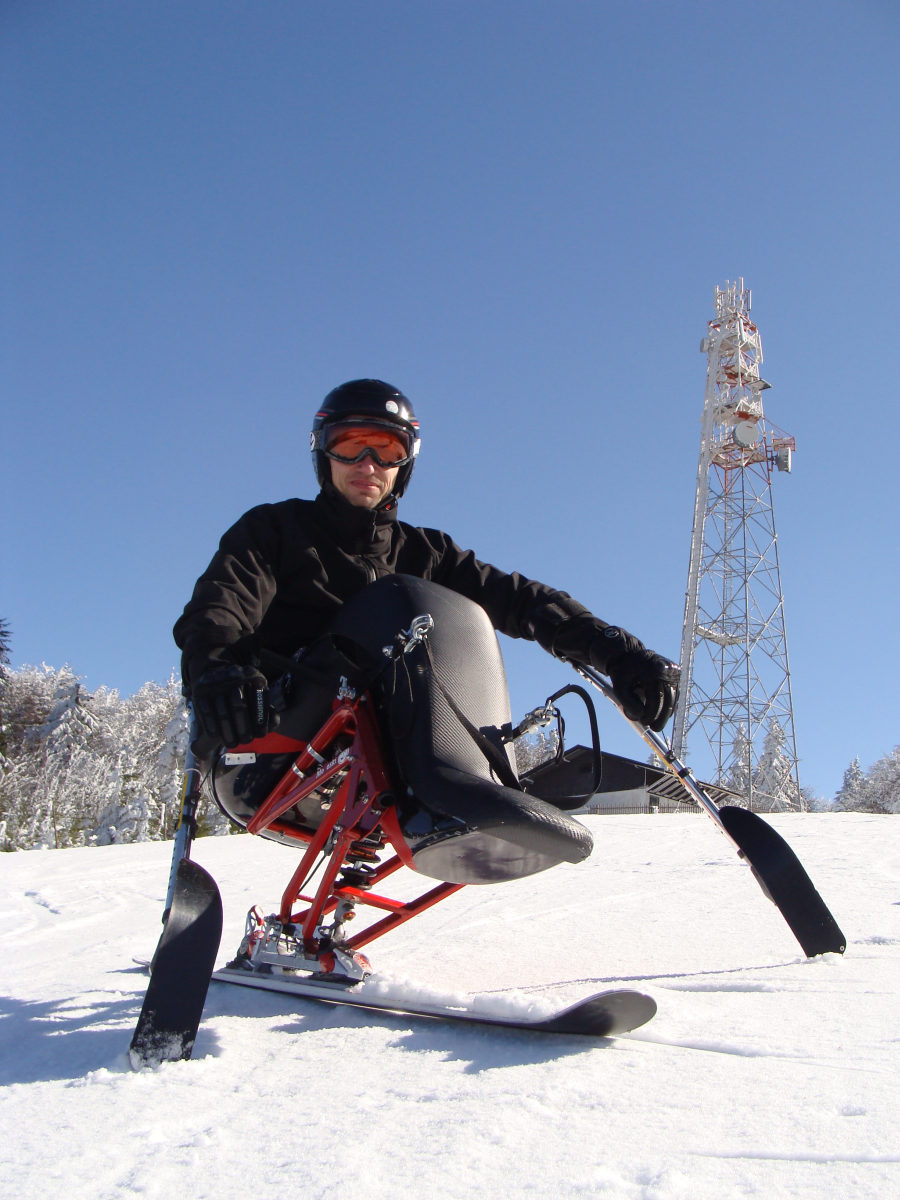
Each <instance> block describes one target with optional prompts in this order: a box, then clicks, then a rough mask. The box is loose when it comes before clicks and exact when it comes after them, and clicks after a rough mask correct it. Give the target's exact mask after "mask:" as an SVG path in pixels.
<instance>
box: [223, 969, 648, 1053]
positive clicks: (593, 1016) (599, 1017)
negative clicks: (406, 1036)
mask: <svg viewBox="0 0 900 1200" xmlns="http://www.w3.org/2000/svg"><path fill="white" fill-rule="evenodd" d="M213 979H214V980H216V981H218V982H220V983H236V984H238V985H240V986H241V987H251V988H261V989H262V990H264V991H270V992H283V993H287V994H288V995H293V996H298V997H300V998H301V999H305V1000H320V1001H324V1002H325V1003H326V1004H341V1005H349V1006H350V1007H352V1008H363V1009H368V1010H370V1011H376V1012H384V1013H394V1014H397V1015H400V1016H405V1017H415V1018H417V1019H427V1020H441V1021H460V1022H465V1023H467V1024H472V1025H491V1026H499V1027H501V1028H504V1029H523V1030H527V1031H529V1032H531V1033H565V1034H578V1035H581V1036H582V1037H594V1038H605V1037H613V1036H615V1035H616V1034H620V1033H628V1032H629V1030H632V1029H637V1027H638V1026H639V1025H644V1024H646V1022H647V1021H649V1020H650V1019H651V1018H652V1017H653V1016H655V1014H656V1002H655V1001H654V1000H653V999H652V998H651V997H650V996H645V995H644V994H643V993H642V992H633V991H629V990H627V989H618V990H615V991H609V992H597V993H596V994H595V995H593V996H587V997H586V998H585V999H583V1000H578V1001H576V1002H575V1003H574V1004H569V1005H567V1006H566V1007H564V1008H561V1009H558V1010H557V1011H556V1012H555V1013H551V1014H550V1015H549V1016H542V1017H530V1016H527V1015H526V1014H524V1013H523V1014H522V1015H521V1016H519V1015H516V1014H515V1013H514V1012H513V1013H510V1014H505V1013H504V1014H498V1013H492V1012H490V1011H484V1010H481V1009H478V1008H474V1007H467V1006H464V1005H461V1004H458V1003H457V1002H456V1001H449V1002H446V1003H442V1002H441V1001H439V1000H429V999H427V998H418V997H414V998H412V999H405V998H403V997H402V996H394V995H391V994H390V993H389V992H386V991H384V990H383V989H382V988H380V987H379V985H378V983H377V981H375V980H370V981H365V982H363V983H356V984H348V983H340V982H328V981H327V980H317V979H311V978H308V977H306V976H298V975H297V974H289V973H280V972H274V973H272V974H269V973H266V972H264V971H247V970H242V969H239V968H238V969H235V968H228V967H225V968H223V969H222V970H221V971H216V973H215V974H214V975H213Z"/></svg>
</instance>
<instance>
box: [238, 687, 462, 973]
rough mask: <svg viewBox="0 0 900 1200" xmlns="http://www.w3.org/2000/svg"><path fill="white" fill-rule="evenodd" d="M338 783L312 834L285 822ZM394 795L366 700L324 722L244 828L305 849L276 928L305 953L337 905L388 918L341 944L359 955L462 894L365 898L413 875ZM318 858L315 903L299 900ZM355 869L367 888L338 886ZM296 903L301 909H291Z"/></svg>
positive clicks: (256, 746)
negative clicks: (385, 852)
mask: <svg viewBox="0 0 900 1200" xmlns="http://www.w3.org/2000/svg"><path fill="white" fill-rule="evenodd" d="M297 747H298V743H297V742H296V741H289V740H288V739H286V738H284V737H283V736H282V735H280V734H277V733H273V734H269V735H267V736H266V737H265V738H260V739H258V740H257V741H255V742H251V743H249V744H248V745H247V746H242V747H239V748H237V747H236V749H240V750H250V751H256V752H258V753H260V752H261V753H279V752H283V751H284V750H296V749H297ZM337 775H342V778H341V781H340V784H339V786H338V789H337V791H336V793H335V795H334V796H333V798H332V801H331V806H330V808H329V809H328V811H327V812H326V814H325V816H324V818H323V819H322V821H321V823H320V825H319V826H318V828H317V829H316V830H315V831H310V830H305V829H302V828H300V827H298V826H297V825H295V824H291V823H290V822H288V821H284V820H282V818H283V817H284V814H285V813H286V812H287V811H288V810H289V809H290V808H292V807H293V806H294V805H295V804H299V803H300V802H301V801H303V800H305V799H306V797H307V796H309V795H311V794H312V793H313V792H315V791H317V790H318V789H319V788H321V787H322V786H323V784H325V783H327V782H328V780H330V779H332V778H334V777H335V776H337ZM395 795H396V789H395V787H394V785H393V784H392V782H391V780H390V778H389V776H388V774H387V770H386V767H385V759H384V754H383V751H382V748H381V739H380V734H379V730H378V726H377V724H376V721H375V717H374V715H373V713H372V708H371V703H370V702H369V700H368V697H367V696H361V697H360V698H359V699H352V700H338V701H336V702H335V707H334V710H333V711H332V713H331V715H330V717H329V718H328V720H327V721H326V722H325V724H324V725H323V726H322V727H321V729H320V730H319V731H318V733H316V734H315V735H314V736H313V737H312V738H311V739H310V741H309V743H308V744H307V745H306V746H305V747H304V748H303V749H302V750H301V752H300V753H299V754H298V755H297V757H296V758H295V759H294V762H293V763H292V764H291V766H290V767H289V768H288V769H287V771H285V773H284V775H283V776H282V777H281V779H280V780H279V781H278V783H277V784H276V785H275V787H274V788H273V789H272V791H271V792H270V793H269V795H268V797H267V798H266V799H265V800H264V802H263V803H262V805H261V806H260V807H259V809H258V810H257V812H256V813H255V814H254V816H253V817H252V818H251V819H250V821H248V822H247V829H248V831H249V832H250V833H253V834H262V833H264V832H266V831H267V830H270V831H272V832H273V833H278V834H280V835H281V836H282V837H284V836H287V837H290V838H293V839H295V840H296V841H298V842H300V843H304V842H305V843H306V850H305V852H304V854H303V857H302V858H301V860H300V863H299V865H298V867H297V869H296V870H295V871H294V873H293V875H292V876H291V879H290V882H289V883H288V885H287V887H286V888H285V891H284V894H283V896H282V898H281V909H280V911H279V920H280V921H282V922H283V923H284V924H285V925H288V924H290V925H293V926H294V927H295V928H297V932H298V935H300V936H302V940H303V943H304V945H305V947H306V948H307V949H308V950H310V951H315V949H316V946H315V933H316V930H317V929H318V927H319V925H320V924H321V922H322V920H323V918H324V917H326V916H327V915H329V914H330V913H332V912H333V911H334V910H335V909H336V908H337V906H338V904H339V903H340V902H341V901H349V902H351V903H354V904H361V905H368V906H370V907H372V908H376V909H379V910H381V911H383V912H385V913H387V916H385V917H383V918H382V919H381V920H380V921H376V922H375V923H374V924H372V925H370V926H369V927H368V928H366V929H364V930H362V931H361V932H360V933H358V934H356V935H355V936H354V937H351V938H348V939H347V940H346V941H345V942H344V943H342V945H343V947H344V948H345V949H348V950H356V949H358V948H359V947H361V946H365V945H367V944H368V943H369V942H371V941H374V940H375V938H378V937H381V936H382V935H383V934H385V933H388V932H390V930H392V929H396V928H397V926H398V925H402V924H403V923H404V922H405V921H409V920H410V919H411V918H412V917H415V916H418V915H419V913H422V912H424V911H425V910H426V909H428V908H431V907H432V906H433V905H435V904H437V903H439V902H440V901H441V900H444V899H445V898H446V897H447V896H450V895H452V894H453V893H454V892H458V891H459V890H460V888H462V887H464V886H465V885H464V884H461V883H441V884H438V885H437V886H436V887H432V888H430V889H429V890H428V891H426V892H423V893H422V894H421V895H420V896H418V897H416V898H415V899H413V900H409V901H403V900H396V899H393V898H391V897H390V896H386V895H383V894H381V893H379V892H374V891H372V890H370V889H371V888H372V887H373V886H377V885H379V884H381V883H382V882H383V881H384V880H385V879H387V878H388V877H389V876H390V875H393V874H394V872H396V871H398V870H399V869H400V868H401V867H404V866H405V867H410V868H412V867H413V857H412V853H411V851H410V848H409V845H408V844H407V842H406V839H405V838H404V836H403V832H402V830H401V828H400V821H399V818H398V815H397V810H396V807H395V804H394V797H395ZM385 845H387V846H389V847H390V848H391V849H392V850H393V854H392V855H391V857H389V858H387V859H385V860H384V861H383V862H379V861H378V855H377V850H378V849H379V848H380V847H382V846H385ZM322 855H327V861H326V863H325V870H324V872H323V875H322V879H321V881H320V882H319V885H318V887H317V888H316V890H315V893H314V895H312V896H307V895H304V894H303V893H302V888H303V886H304V884H305V883H306V881H307V880H308V879H309V878H310V876H311V875H312V873H313V870H314V868H315V866H316V863H317V861H318V860H319V859H320V857H321V856H322ZM360 862H367V865H368V866H369V867H370V870H369V873H368V875H367V884H368V886H367V887H366V888H358V887H350V886H342V885H339V884H337V883H336V881H337V877H338V875H339V874H340V872H341V870H342V869H343V868H344V867H345V866H353V865H359V863H360ZM298 902H300V903H302V904H305V905H306V907H305V908H302V907H301V908H297V909H295V907H294V906H295V904H297V903H298Z"/></svg>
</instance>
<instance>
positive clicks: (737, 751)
mask: <svg viewBox="0 0 900 1200" xmlns="http://www.w3.org/2000/svg"><path fill="white" fill-rule="evenodd" d="M750 750H751V747H750V739H749V738H748V737H747V729H746V726H745V725H743V724H740V725H739V726H738V729H737V733H736V734H735V735H734V742H733V743H732V747H731V769H730V771H729V772H728V776H727V778H726V780H725V782H724V784H723V786H724V787H727V788H730V789H731V791H733V792H737V794H738V795H739V796H744V797H745V798H747V799H749V798H750V780H751V778H752V773H751V764H750Z"/></svg>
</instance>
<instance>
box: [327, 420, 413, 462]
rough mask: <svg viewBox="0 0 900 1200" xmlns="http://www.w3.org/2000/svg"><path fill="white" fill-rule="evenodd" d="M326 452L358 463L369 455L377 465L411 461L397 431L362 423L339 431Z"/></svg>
mask: <svg viewBox="0 0 900 1200" xmlns="http://www.w3.org/2000/svg"><path fill="white" fill-rule="evenodd" d="M325 453H326V454H327V455H328V457H329V458H335V459H337V461H338V462H344V463H355V462H360V461H361V460H362V459H363V458H365V456H366V455H367V454H368V455H370V456H371V457H372V458H373V459H374V460H375V462H377V463H378V465H379V466H380V467H402V466H405V465H406V463H408V462H410V461H411V456H410V453H409V447H408V446H407V444H406V442H405V441H404V439H403V438H402V437H400V436H399V434H396V433H391V432H390V431H389V430H386V429H371V428H367V427H366V426H364V425H360V426H353V427H351V428H349V429H347V428H345V429H341V430H338V431H337V432H336V433H335V435H334V437H333V438H332V439H331V441H330V442H329V443H328V446H327V447H326V449H325Z"/></svg>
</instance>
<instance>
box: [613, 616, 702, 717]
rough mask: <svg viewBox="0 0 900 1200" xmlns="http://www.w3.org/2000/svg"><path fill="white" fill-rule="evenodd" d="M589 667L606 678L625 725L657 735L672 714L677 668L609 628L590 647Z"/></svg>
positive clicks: (640, 644) (633, 640)
mask: <svg viewBox="0 0 900 1200" xmlns="http://www.w3.org/2000/svg"><path fill="white" fill-rule="evenodd" d="M591 665H592V666H594V667H596V668H597V670H598V671H602V672H603V673H604V674H605V675H608V676H609V679H610V683H611V684H612V690H613V693H614V694H615V697H616V699H617V700H618V702H619V704H620V705H621V706H622V712H623V713H624V714H625V716H626V717H627V718H628V719H629V721H637V722H638V724H640V725H647V726H649V727H650V728H651V729H652V730H654V731H655V732H656V733H659V732H660V731H661V730H662V729H663V727H664V725H665V724H666V722H667V721H668V720H669V718H670V717H671V715H672V713H673V712H674V711H675V702H676V700H677V699H678V684H679V681H680V679H681V668H680V667H678V666H677V665H676V664H675V663H673V662H670V661H669V659H667V658H663V657H662V655H661V654H654V652H653V651H652V650H648V649H647V647H646V646H645V645H644V644H643V643H642V642H639V641H638V639H637V638H636V637H633V636H632V634H630V633H626V632H625V630H624V629H619V628H618V626H616V625H609V626H607V628H606V629H604V630H603V632H602V633H601V634H600V636H599V637H598V638H596V639H595V641H594V643H593V645H592V646H591Z"/></svg>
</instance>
